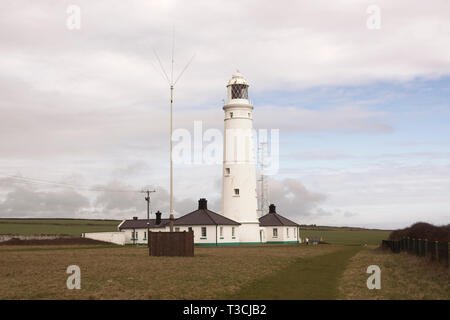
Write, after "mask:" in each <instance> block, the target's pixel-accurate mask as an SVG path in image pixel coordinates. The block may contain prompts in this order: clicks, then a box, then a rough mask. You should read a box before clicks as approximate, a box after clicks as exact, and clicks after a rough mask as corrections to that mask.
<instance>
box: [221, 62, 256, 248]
mask: <svg viewBox="0 0 450 320" xmlns="http://www.w3.org/2000/svg"><path fill="white" fill-rule="evenodd" d="M248 87H249V85H248V83H247V81H246V80H245V79H244V77H243V76H242V74H240V73H239V71H238V72H237V73H235V74H234V75H233V76H232V78H231V80H230V81H228V84H227V94H228V97H227V102H226V104H225V105H224V106H223V111H224V113H225V118H224V119H225V121H224V152H223V176H222V213H223V215H224V216H225V217H227V218H229V219H232V220H234V221H237V222H239V223H240V224H241V226H240V227H239V239H240V242H241V243H259V242H260V241H261V239H260V227H259V220H258V215H257V195H256V163H255V150H254V145H253V106H252V105H251V103H250V101H249V99H248Z"/></svg>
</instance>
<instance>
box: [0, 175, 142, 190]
mask: <svg viewBox="0 0 450 320" xmlns="http://www.w3.org/2000/svg"><path fill="white" fill-rule="evenodd" d="M1 176H2V177H4V178H10V179H14V180H16V181H17V182H19V183H25V184H32V185H42V184H45V185H52V186H56V187H65V188H72V189H77V190H83V191H93V192H119V193H120V192H127V193H137V192H141V191H140V190H120V189H106V188H96V187H89V186H83V185H75V184H70V183H62V182H56V181H50V180H44V179H36V178H30V177H23V176H17V175H1Z"/></svg>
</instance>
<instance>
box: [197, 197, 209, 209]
mask: <svg viewBox="0 0 450 320" xmlns="http://www.w3.org/2000/svg"><path fill="white" fill-rule="evenodd" d="M202 209H204V210H207V209H208V201H207V200H206V199H205V198H201V199H200V200H198V210H202Z"/></svg>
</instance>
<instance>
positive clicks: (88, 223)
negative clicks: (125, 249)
mask: <svg viewBox="0 0 450 320" xmlns="http://www.w3.org/2000/svg"><path fill="white" fill-rule="evenodd" d="M119 223H120V221H119V220H86V219H85V220H83V219H0V234H20V235H39V234H57V235H58V234H60V235H63V234H64V235H81V234H82V233H83V232H101V231H116V230H117V226H118V225H119ZM390 232H391V231H383V230H364V229H358V228H337V227H317V228H315V229H305V230H304V229H300V237H301V238H302V239H304V238H305V237H307V238H320V237H322V238H323V240H324V241H326V242H329V243H332V244H368V245H379V244H380V242H381V240H385V239H387V238H388V237H389V233H390Z"/></svg>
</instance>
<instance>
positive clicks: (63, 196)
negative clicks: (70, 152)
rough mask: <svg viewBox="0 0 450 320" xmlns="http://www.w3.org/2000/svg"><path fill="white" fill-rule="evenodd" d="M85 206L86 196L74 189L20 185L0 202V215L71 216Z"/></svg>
mask: <svg viewBox="0 0 450 320" xmlns="http://www.w3.org/2000/svg"><path fill="white" fill-rule="evenodd" d="M87 207H89V200H88V198H86V197H85V196H83V195H82V194H80V193H78V192H76V191H74V190H70V189H66V190H58V191H38V190H33V189H32V188H28V187H23V186H22V187H16V188H15V190H14V191H11V192H9V193H8V194H7V195H6V199H5V200H4V201H2V202H0V215H1V216H2V217H10V218H26V217H41V218H44V217H55V218H72V217H76V216H79V213H80V212H81V210H82V209H83V208H87Z"/></svg>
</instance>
